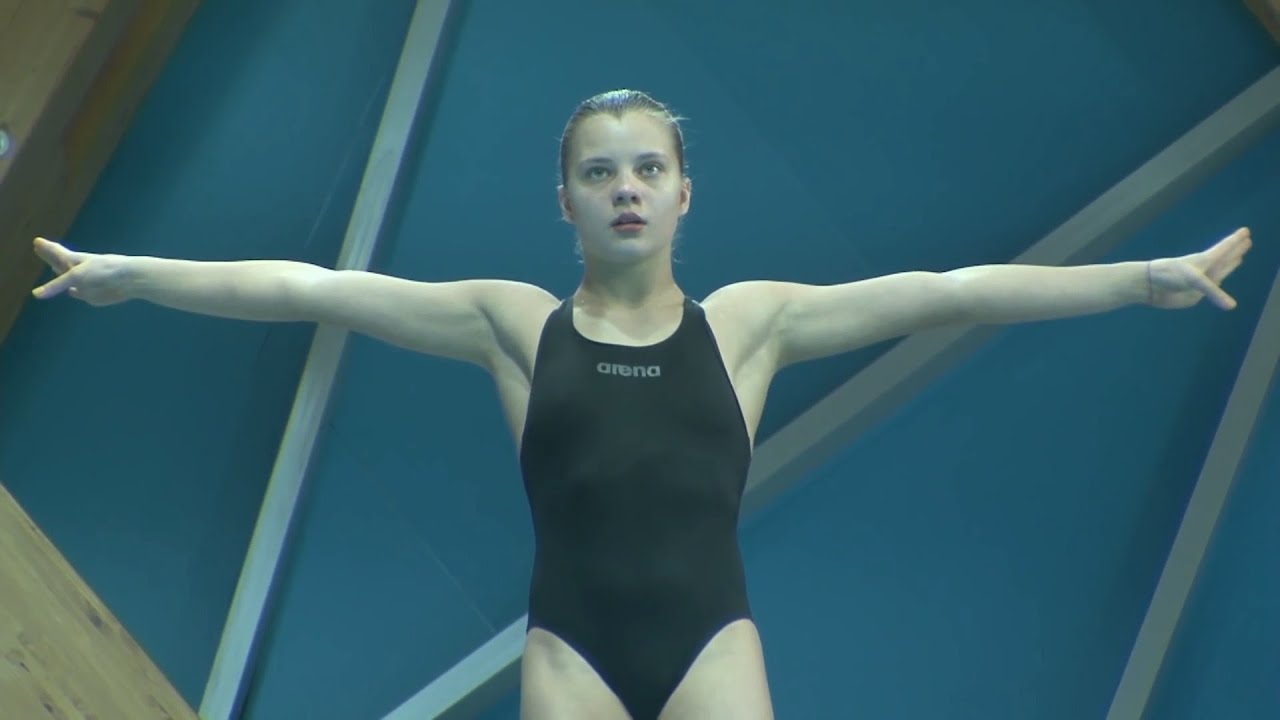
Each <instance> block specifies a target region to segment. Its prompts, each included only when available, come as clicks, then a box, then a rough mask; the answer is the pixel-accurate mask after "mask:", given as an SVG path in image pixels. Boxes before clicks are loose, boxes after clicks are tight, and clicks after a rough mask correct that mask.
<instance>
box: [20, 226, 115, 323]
mask: <svg viewBox="0 0 1280 720" xmlns="http://www.w3.org/2000/svg"><path fill="white" fill-rule="evenodd" d="M35 251H36V255H38V256H40V259H41V260H43V261H44V262H45V264H47V265H48V266H49V267H50V268H52V269H53V272H54V273H55V274H56V277H55V278H54V279H52V280H50V281H49V282H47V283H45V284H44V285H41V286H40V287H38V288H36V289H35V290H33V291H31V294H32V295H34V296H35V297H36V298H38V299H40V300H46V299H48V298H52V297H57V296H58V295H61V294H62V293H64V292H65V293H67V294H68V295H70V296H71V297H73V298H76V299H77V300H83V301H84V302H87V303H89V304H90V305H95V306H99V307H100V306H103V305H114V304H116V303H119V302H123V301H125V300H127V299H128V296H127V295H126V294H125V292H124V290H123V281H124V272H123V271H124V260H125V258H124V257H123V256H120V255H98V254H94V253H87V252H76V251H73V250H69V249H67V248H66V247H64V246H62V245H60V244H58V243H56V242H53V241H51V240H46V239H44V238H36V240H35Z"/></svg>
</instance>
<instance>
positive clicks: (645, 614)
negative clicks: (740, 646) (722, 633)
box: [520, 299, 751, 720]
mask: <svg viewBox="0 0 1280 720" xmlns="http://www.w3.org/2000/svg"><path fill="white" fill-rule="evenodd" d="M520 464H521V469H522V471H523V473H524V483H525V490H526V492H527V493H528V498H529V505H530V511H531V513H532V518H533V530H534V538H535V553H534V564H533V578H532V583H531V588H530V593H529V627H530V628H533V627H537V628H541V629H544V630H546V631H548V632H550V633H552V634H554V635H556V636H557V637H559V638H560V639H561V640H563V641H564V642H566V643H567V644H568V645H569V646H571V647H573V648H574V649H575V650H576V651H577V652H578V653H579V654H581V655H582V657H583V658H584V659H585V660H586V661H587V662H589V663H590V664H591V665H592V667H594V668H595V670H596V672H598V673H599V674H600V676H601V678H602V679H603V680H604V682H605V683H607V684H608V685H609V687H610V688H612V690H613V691H614V693H615V694H616V695H617V696H618V698H619V699H620V700H621V701H622V704H623V705H624V706H625V707H626V708H627V711H628V712H629V713H630V714H631V716H632V718H633V719H634V720H655V719H656V718H657V716H658V714H659V712H661V710H662V708H663V706H664V705H665V704H666V702H667V700H668V698H670V696H671V694H672V692H674V691H675V689H676V686H677V685H678V684H679V683H680V680H681V679H682V678H683V677H684V675H685V673H686V672H687V671H688V669H689V667H690V665H692V663H693V661H694V659H695V658H696V657H697V655H698V653H699V651H700V650H702V648H703V647H704V646H705V645H706V644H707V642H708V641H710V640H711V638H712V637H713V636H714V635H715V634H716V632H718V631H719V630H720V629H721V628H723V627H725V626H726V625H728V624H729V623H731V622H733V621H735V620H739V619H743V618H750V617H751V611H750V607H749V606H748V604H747V595H746V580H745V577H744V573H743V567H742V558H741V555H740V554H739V549H738V536H737V526H738V511H739V507H740V505H741V500H742V493H743V490H744V488H745V486H746V478H747V469H748V467H749V466H750V464H751V442H750V439H749V438H748V435H747V430H746V425H745V423H744V422H743V418H742V412H741V410H740V409H739V405H738V399H737V396H736V394H735V393H734V391H733V387H732V386H731V384H730V382H729V378H728V374H727V373H726V372H725V368H724V363H723V360H722V358H721V356H720V352H719V349H718V347H717V346H716V343H715V339H714V337H713V336H712V334H711V329H710V327H709V326H708V325H707V322H706V318H705V316H704V314H703V310H702V307H701V306H700V305H698V304H697V303H695V302H693V301H692V300H689V299H686V300H685V303H684V315H683V319H682V320H681V322H680V325H679V327H678V328H677V330H676V331H675V333H674V334H673V335H671V336H670V337H669V338H667V339H666V340H663V341H661V342H659V343H657V344H654V345H648V346H644V347H626V346H621V345H610V344H605V343H598V342H594V341H591V340H588V339H587V338H585V337H584V336H582V335H581V334H579V333H578V332H577V330H576V329H575V328H574V326H573V303H572V300H571V299H569V300H565V301H564V302H563V303H561V305H560V307H559V308H558V309H557V310H556V311H554V312H553V313H552V314H551V316H550V317H549V318H548V319H547V323H546V325H545V327H544V328H543V330H542V338H541V341H540V343H539V346H538V352H537V360H536V365H535V371H534V377H533V386H532V388H531V391H530V396H529V408H528V416H527V418H526V420H525V428H524V437H523V439H522V441H521V453H520Z"/></svg>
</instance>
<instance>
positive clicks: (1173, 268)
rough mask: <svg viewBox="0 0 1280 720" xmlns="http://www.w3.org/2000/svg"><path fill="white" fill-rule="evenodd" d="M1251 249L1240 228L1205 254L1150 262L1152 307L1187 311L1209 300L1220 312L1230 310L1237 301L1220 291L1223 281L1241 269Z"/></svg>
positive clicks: (1205, 251) (1247, 233)
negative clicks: (1206, 298)
mask: <svg viewBox="0 0 1280 720" xmlns="http://www.w3.org/2000/svg"><path fill="white" fill-rule="evenodd" d="M1252 245H1253V240H1252V239H1251V238H1250V236H1249V228H1240V229H1239V230H1237V231H1235V232H1233V233H1231V234H1230V235H1228V236H1227V237H1225V238H1223V239H1222V240H1220V241H1218V242H1217V243H1216V244H1214V245H1213V247H1211V248H1209V249H1208V250H1204V251H1202V252H1198V253H1193V254H1191V255H1184V256H1182V257H1176V258H1163V259H1160V260H1152V261H1151V263H1150V264H1149V265H1148V266H1147V271H1148V273H1149V275H1148V277H1149V280H1150V283H1151V299H1150V303H1151V305H1153V306H1154V307H1158V308H1167V309H1177V308H1188V307H1191V306H1192V305H1195V304H1196V303H1198V302H1200V299H1201V298H1204V297H1208V298H1209V300H1210V301H1211V302H1212V303H1213V304H1214V305H1217V306H1218V307H1219V308H1221V309H1223V310H1231V309H1232V308H1234V307H1235V306H1236V301H1235V298H1233V297H1231V296H1230V295H1228V294H1227V293H1226V292H1225V291H1223V289H1222V287H1221V285H1222V281H1223V279H1225V278H1226V277H1227V276H1228V275H1230V274H1231V272H1232V271H1233V270H1235V269H1236V268H1238V267H1240V263H1241V262H1242V261H1243V260H1244V254H1245V253H1247V252H1249V248H1250V247H1251V246H1252Z"/></svg>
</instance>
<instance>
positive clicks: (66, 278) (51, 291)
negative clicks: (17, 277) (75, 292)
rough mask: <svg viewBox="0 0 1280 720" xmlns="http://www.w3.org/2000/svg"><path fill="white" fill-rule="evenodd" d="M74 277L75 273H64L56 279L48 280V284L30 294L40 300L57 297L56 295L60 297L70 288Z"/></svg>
mask: <svg viewBox="0 0 1280 720" xmlns="http://www.w3.org/2000/svg"><path fill="white" fill-rule="evenodd" d="M74 276H75V271H71V272H65V273H63V274H61V275H59V276H58V277H56V278H54V279H52V280H50V281H49V282H47V283H45V284H44V285H41V286H40V287H38V288H36V289H35V290H32V291H31V294H32V295H34V296H35V297H37V298H39V299H40V300H45V299H48V298H51V297H57V296H58V295H61V294H62V293H63V292H65V291H66V290H68V289H70V288H71V286H72V284H73V281H74V279H75V277H74Z"/></svg>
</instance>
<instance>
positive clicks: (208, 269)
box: [123, 256, 330, 322]
mask: <svg viewBox="0 0 1280 720" xmlns="http://www.w3.org/2000/svg"><path fill="white" fill-rule="evenodd" d="M125 263H126V264H125V268H124V284H123V287H124V291H125V293H126V295H127V296H128V297H129V298H132V299H137V300H144V301H147V302H150V303H154V304H156V305H161V306H164V307H169V308H173V309H176V310H183V311H186V312H191V313H197V314H201V315H213V316H217V317H225V318H233V319H237V320H257V321H275V322H288V321H304V320H310V319H311V318H309V317H307V316H306V312H305V308H303V307H302V304H301V303H300V302H299V297H300V293H299V292H298V289H299V288H301V287H303V286H304V284H305V283H307V282H309V281H311V280H313V279H314V278H315V277H316V276H317V274H319V273H326V272H330V271H328V270H326V269H324V268H321V267H318V266H315V265H308V264H306V263H301V262H294V261H289V260H242V261H233V262H199V261H194V260H177V259H169V258H156V257H137V256H135V257H129V258H127V259H126V261H125Z"/></svg>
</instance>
